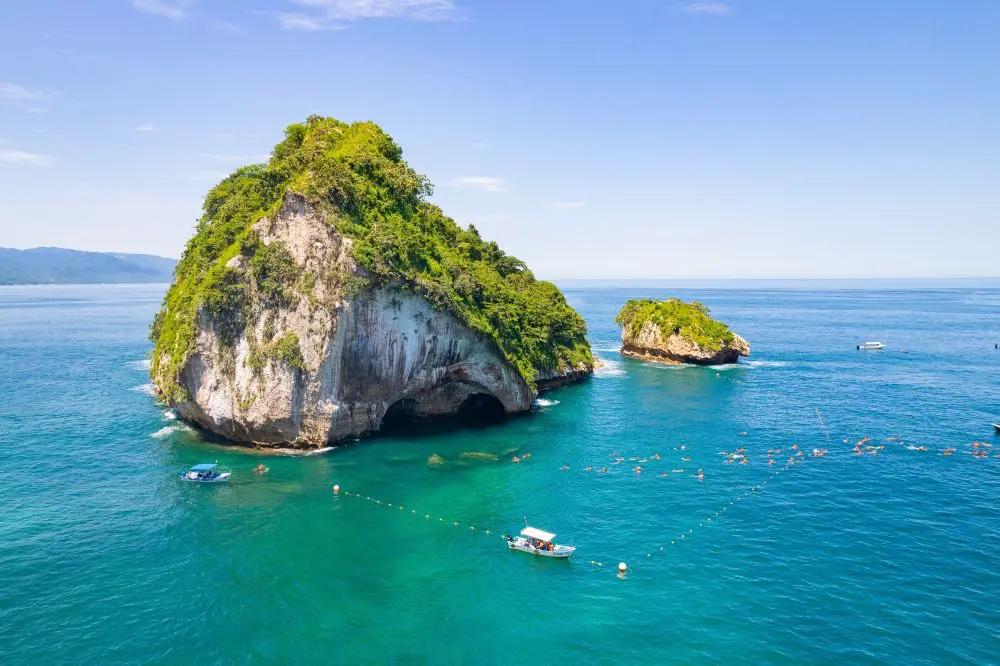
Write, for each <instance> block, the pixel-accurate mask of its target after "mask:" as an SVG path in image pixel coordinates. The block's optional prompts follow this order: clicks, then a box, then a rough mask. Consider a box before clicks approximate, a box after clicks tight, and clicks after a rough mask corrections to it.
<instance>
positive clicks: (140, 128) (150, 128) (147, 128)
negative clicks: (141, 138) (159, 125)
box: [132, 123, 156, 132]
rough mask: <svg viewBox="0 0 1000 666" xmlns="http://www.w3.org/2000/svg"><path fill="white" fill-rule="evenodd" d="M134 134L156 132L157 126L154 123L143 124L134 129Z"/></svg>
mask: <svg viewBox="0 0 1000 666" xmlns="http://www.w3.org/2000/svg"><path fill="white" fill-rule="evenodd" d="M132 131H133V132H155V131H156V125H154V124H153V123H142V124H141V125H136V126H135V127H133V128H132Z"/></svg>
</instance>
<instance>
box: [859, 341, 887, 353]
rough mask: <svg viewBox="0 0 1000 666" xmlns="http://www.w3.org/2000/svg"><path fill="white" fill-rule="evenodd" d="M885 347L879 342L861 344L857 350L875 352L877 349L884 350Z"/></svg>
mask: <svg viewBox="0 0 1000 666" xmlns="http://www.w3.org/2000/svg"><path fill="white" fill-rule="evenodd" d="M884 348H885V345H884V344H882V343H881V342H862V343H861V344H860V345H858V349H860V350H861V351H877V350H879V349H884Z"/></svg>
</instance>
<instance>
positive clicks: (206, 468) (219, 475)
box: [181, 463, 233, 483]
mask: <svg viewBox="0 0 1000 666" xmlns="http://www.w3.org/2000/svg"><path fill="white" fill-rule="evenodd" d="M232 475H233V473H232V471H231V470H230V469H229V468H228V467H224V466H222V465H219V464H218V463H202V464H201V465H194V466H192V467H188V468H187V469H186V470H184V471H183V472H181V480H182V481H191V482H192V483H226V482H228V481H229V479H230V477H232Z"/></svg>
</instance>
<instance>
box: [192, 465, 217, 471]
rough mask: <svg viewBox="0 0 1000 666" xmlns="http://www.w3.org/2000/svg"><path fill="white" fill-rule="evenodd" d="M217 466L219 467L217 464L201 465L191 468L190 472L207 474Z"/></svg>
mask: <svg viewBox="0 0 1000 666" xmlns="http://www.w3.org/2000/svg"><path fill="white" fill-rule="evenodd" d="M218 466H219V465H218V464H217V463H202V464H200V465H195V466H194V467H192V468H191V470H190V471H192V472H208V471H210V470H213V469H215V468H216V467H218Z"/></svg>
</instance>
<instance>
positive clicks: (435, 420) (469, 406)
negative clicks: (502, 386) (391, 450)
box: [379, 393, 507, 437]
mask: <svg viewBox="0 0 1000 666" xmlns="http://www.w3.org/2000/svg"><path fill="white" fill-rule="evenodd" d="M506 420H507V411H506V410H505V409H504V407H503V403H501V402H500V401H499V400H498V399H497V398H496V396H493V395H490V394H488V393H470V394H469V395H467V396H466V397H465V398H463V399H462V400H461V402H459V403H458V404H457V405H455V406H454V408H453V409H451V410H450V411H447V412H445V413H433V412H432V413H428V412H427V410H426V409H425V408H424V406H422V405H421V402H420V399H419V398H403V399H402V400H397V401H396V402H394V403H393V404H392V405H390V406H389V409H387V410H386V412H385V415H384V416H383V417H382V421H381V423H380V424H379V432H380V433H381V434H383V435H389V436H392V437H411V436H423V435H436V434H440V433H443V432H450V431H453V430H461V429H467V428H486V427H489V426H494V425H497V424H500V423H503V422H504V421H506Z"/></svg>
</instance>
